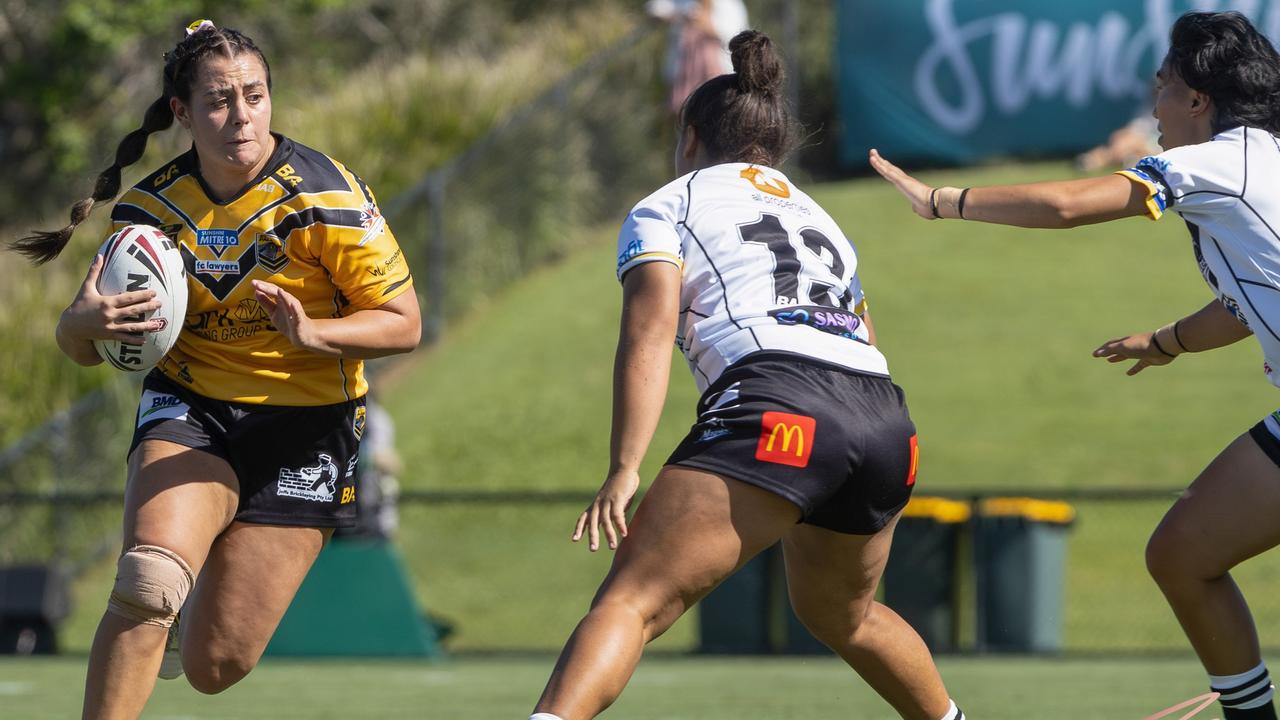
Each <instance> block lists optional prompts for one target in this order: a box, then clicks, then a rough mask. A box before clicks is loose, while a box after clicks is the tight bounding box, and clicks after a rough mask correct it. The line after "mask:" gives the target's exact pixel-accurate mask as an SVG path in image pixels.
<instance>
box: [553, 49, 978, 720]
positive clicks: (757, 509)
mask: <svg viewBox="0 0 1280 720" xmlns="http://www.w3.org/2000/svg"><path fill="white" fill-rule="evenodd" d="M729 47H730V50H731V54H732V59H733V68H734V72H733V73H731V74H726V75H721V76H719V77H717V78H713V79H712V80H709V81H707V82H706V83H704V84H703V85H702V86H700V87H699V88H698V89H697V90H696V91H694V93H693V94H692V95H691V96H690V97H689V99H688V100H686V101H685V105H684V108H683V110H682V111H681V114H680V128H681V129H680V133H679V135H680V141H679V144H678V147H677V149H676V157H675V165H676V174H677V175H679V176H681V177H679V178H678V179H677V180H675V181H673V182H671V183H669V184H668V185H666V186H665V187H663V188H662V189H660V190H658V191H657V192H655V193H653V194H652V195H650V196H649V197H648V198H646V199H644V200H642V201H641V202H640V203H639V204H638V205H637V206H636V207H635V209H634V210H632V212H631V214H630V215H629V216H628V217H627V220H626V222H625V223H624V224H623V227H622V231H621V233H620V234H619V239H618V245H619V249H620V252H619V256H618V267H617V273H618V276H619V278H620V279H621V281H622V286H623V289H622V293H623V301H622V306H623V312H622V322H621V330H620V336H619V341H618V354H617V358H616V363H615V368H614V400H613V402H614V412H613V418H614V419H613V433H612V442H611V444H610V468H609V472H608V476H607V477H606V479H605V482H604V484H603V486H602V487H601V488H600V492H599V493H598V494H597V496H596V499H595V501H594V502H593V503H592V504H591V506H590V507H589V508H587V510H586V511H584V512H583V513H582V515H581V516H580V517H579V519H578V524H577V527H576V528H575V530H574V534H573V539H574V540H578V539H580V538H581V537H582V536H583V534H584V532H585V533H586V535H587V536H588V541H589V544H590V548H591V549H592V550H595V549H596V548H597V547H598V546H599V543H600V534H601V530H603V534H604V536H605V539H606V540H607V542H608V544H609V546H610V547H616V548H617V556H616V557H615V558H614V562H613V567H612V569H611V570H610V571H609V575H608V577H606V578H605V580H604V582H603V584H602V585H601V587H600V590H599V591H598V592H597V594H596V597H595V600H594V601H593V602H592V604H591V610H590V612H589V613H587V616H586V617H584V618H583V619H582V622H581V623H579V625H578V627H577V629H576V630H575V631H574V633H573V635H572V637H570V638H569V641H568V643H567V644H566V645H565V648H564V651H563V653H562V654H561V655H560V659H559V662H557V664H556V667H555V671H554V672H553V673H552V675H551V679H550V680H549V681H548V683H547V687H546V689H545V690H544V691H543V694H542V698H541V699H540V700H539V701H538V705H537V708H536V711H535V714H534V715H533V719H532V720H585V719H586V718H592V717H595V716H596V715H598V714H599V713H600V712H602V711H603V710H604V709H605V708H606V707H608V706H609V705H610V703H612V702H613V701H614V700H615V699H616V698H617V697H618V695H619V694H620V693H621V692H622V689H623V687H624V686H625V685H626V683H627V680H628V679H629V678H630V677H631V673H632V672H633V671H634V670H635V667H636V664H637V663H638V662H639V660H640V654H641V652H642V651H643V648H644V645H645V644H646V643H647V642H649V641H650V640H652V639H653V638H655V637H657V636H659V635H661V634H662V633H663V632H665V631H666V629H667V628H669V627H670V626H671V624H672V623H674V622H675V621H676V619H677V618H679V617H680V615H681V614H682V613H684V611H685V610H687V609H688V608H689V607H690V606H691V605H693V604H694V603H695V602H697V601H698V600H699V599H700V598H701V597H702V596H703V595H705V594H706V593H707V592H709V591H710V590H711V589H712V588H713V587H715V586H716V585H717V584H718V583H719V582H720V581H721V580H723V579H724V578H725V577H727V576H728V575H729V574H730V573H732V572H733V571H734V570H736V569H737V568H738V567H741V566H742V564H743V563H745V562H747V561H748V560H749V559H751V557H752V556H754V555H755V554H757V553H759V552H760V551H761V550H764V549H765V548H767V547H769V546H770V545H772V544H774V543H775V542H778V541H779V540H781V541H782V545H783V554H784V555H785V558H786V567H787V585H788V590H789V594H790V597H791V603H792V606H793V607H794V608H795V610H796V614H797V616H798V617H799V618H800V619H801V620H802V621H803V622H804V623H805V625H806V626H807V627H808V628H809V630H810V631H812V632H813V634H814V635H815V636H816V637H817V638H818V639H819V640H821V641H822V642H824V643H825V644H827V645H828V646H829V647H831V649H832V650H834V651H835V652H836V653H837V654H839V655H840V657H841V658H843V659H844V660H845V661H846V662H847V663H848V664H849V665H850V666H851V667H852V668H854V669H855V670H856V671H857V672H858V674H860V675H861V676H862V677H863V679H865V680H866V681H867V683H869V684H870V685H871V686H872V687H873V688H874V689H875V690H876V692H878V693H879V694H880V695H881V696H882V697H883V698H884V699H885V700H886V701H887V702H888V703H889V704H890V705H892V706H893V708H894V709H895V710H896V711H897V712H898V713H899V714H901V715H902V717H904V718H910V719H911V720H963V718H964V714H963V713H961V712H960V710H959V708H957V707H956V705H955V703H953V702H952V701H951V699H950V697H949V696H948V694H947V691H946V688H945V687H944V686H943V684H942V680H941V678H940V677H939V676H938V671H937V669H936V668H935V667H934V664H933V659H932V658H931V657H930V655H929V650H928V649H927V648H926V647H925V645H924V642H923V641H922V640H921V639H920V636H919V635H917V634H916V633H915V631H914V630H912V629H911V627H910V626H909V625H907V623H906V622H904V621H903V620H902V618H900V617H899V616H898V615H897V614H896V613H894V612H893V611H892V610H890V609H889V608H887V607H885V606H884V605H882V604H880V603H877V602H875V600H874V598H875V592H876V586H877V584H878V583H879V580H880V575H881V573H882V572H883V570H884V564H885V561H886V559H887V558H888V553H889V545H890V542H891V539H892V537H893V528H894V525H895V523H896V521H897V518H898V515H899V513H900V512H901V510H902V508H903V506H904V505H906V503H907V500H908V498H909V497H910V496H911V491H912V487H913V483H914V480H915V460H916V457H915V448H916V438H915V427H914V425H913V424H912V422H911V418H910V417H909V415H908V413H907V408H906V405H905V402H904V400H903V395H902V391H901V390H899V389H898V387H897V386H896V385H894V384H893V383H892V382H891V381H890V379H889V375H888V368H887V364H886V361H885V359H884V356H883V355H881V353H880V351H879V350H878V349H876V347H875V344H874V343H875V338H874V335H873V333H872V332H871V328H870V324H869V315H868V314H867V309H866V303H865V301H864V298H863V296H862V288H861V284H860V282H859V280H858V275H857V255H856V253H855V252H854V249H853V245H852V244H851V243H850V242H849V241H848V240H847V239H846V238H845V236H844V234H843V233H842V232H841V230H840V228H839V227H838V226H837V225H836V224H835V222H834V221H833V220H832V219H831V218H830V216H828V215H827V213H826V212H825V211H823V210H822V208H821V207H820V206H818V205H817V203H815V202H813V200H812V199H811V198H809V197H808V196H807V195H806V194H805V193H803V192H801V191H800V189H799V188H797V187H795V185H794V184H792V183H791V182H790V181H789V180H788V179H787V178H786V177H785V176H783V175H782V173H780V172H778V171H777V170H776V169H774V168H776V167H777V166H778V165H779V164H780V163H781V162H782V159H783V158H784V156H785V155H786V153H787V152H788V150H789V148H790V145H791V143H792V140H793V135H794V133H793V130H794V121H793V120H792V118H791V115H790V112H789V110H788V109H787V107H786V105H785V102H784V101H783V99H782V66H781V60H780V59H779V57H778V55H777V52H776V51H775V50H774V48H773V45H772V43H771V42H770V40H769V38H768V37H766V36H764V35H763V34H761V33H757V32H752V31H747V32H744V33H741V34H739V35H738V36H736V37H735V38H734V39H733V40H732V42H731V43H730V46H729ZM673 340H674V341H675V343H676V345H677V346H678V347H679V348H680V349H681V351H682V352H683V353H684V355H685V357H686V359H687V360H688V362H689V365H690V367H691V369H692V370H693V373H694V377H695V380H696V382H697V383H698V386H699V388H700V389H701V390H702V391H703V395H702V399H701V401H700V402H699V404H698V421H697V423H696V424H695V425H694V426H693V428H692V429H691V431H690V432H689V434H688V435H687V436H686V438H685V440H684V441H683V442H682V443H681V444H680V445H679V447H677V448H676V450H675V452H674V453H673V454H672V455H671V457H670V459H669V460H668V461H667V465H666V467H664V468H662V470H661V472H659V473H658V477H657V478H656V479H655V480H654V481H653V485H652V487H651V488H650V489H649V491H648V493H647V494H646V495H645V497H644V501H643V502H642V503H641V504H640V507H639V509H638V510H637V511H636V514H635V518H634V519H633V520H632V521H631V523H630V525H628V524H627V521H626V514H625V513H626V509H627V506H628V505H629V504H630V502H631V499H632V498H633V497H634V495H635V493H636V490H637V488H638V486H639V484H640V478H639V476H638V474H637V472H638V470H639V466H640V461H641V460H642V458H643V457H644V454H645V451H646V449H647V447H648V445H649V441H650V440H651V439H652V437H653V431H654V428H655V427H656V426H657V423H658V416H659V414H660V413H661V411H662V405H663V402H664V396H665V394H666V387H667V375H668V374H669V371H670V362H671V345H672V341H673ZM855 714H856V713H855Z"/></svg>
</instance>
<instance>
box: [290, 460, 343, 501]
mask: <svg viewBox="0 0 1280 720" xmlns="http://www.w3.org/2000/svg"><path fill="white" fill-rule="evenodd" d="M318 460H319V462H317V463H316V465H314V466H310V467H302V468H298V469H296V470H295V469H293V468H280V476H279V479H278V480H277V482H276V494H277V495H279V496H280V497H291V498H299V499H302V500H310V501H312V502H333V493H334V490H335V488H336V487H337V484H338V466H337V465H334V464H333V458H331V457H329V456H328V455H325V454H324V453H320V456H319V458H318Z"/></svg>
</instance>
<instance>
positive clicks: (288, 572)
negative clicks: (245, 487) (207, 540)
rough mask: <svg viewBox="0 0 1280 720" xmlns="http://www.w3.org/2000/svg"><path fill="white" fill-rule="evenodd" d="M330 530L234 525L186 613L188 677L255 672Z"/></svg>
mask: <svg viewBox="0 0 1280 720" xmlns="http://www.w3.org/2000/svg"><path fill="white" fill-rule="evenodd" d="M331 532H332V530H328V529H324V530H321V529H316V528H302V527H285V526H278V525H253V524H248V523H242V522H234V523H232V524H231V526H230V527H229V528H227V530H226V531H225V532H223V533H222V535H220V536H219V537H218V539H217V540H216V541H215V542H214V545H213V548H212V550H211V551H210V553H209V558H208V561H207V562H206V563H205V567H204V572H203V573H202V574H201V576H200V582H199V583H198V584H197V585H196V589H195V592H194V593H193V594H192V596H191V600H190V602H189V604H188V605H187V609H186V611H185V612H184V613H183V621H182V631H183V637H182V655H183V665H184V666H186V667H187V668H188V672H199V669H200V668H207V667H209V666H217V665H224V664H230V665H232V666H234V667H237V668H240V669H241V670H242V671H244V672H247V670H248V668H251V667H253V665H254V664H256V663H257V661H258V658H259V657H261V655H262V651H263V650H265V649H266V647H267V642H268V641H269V640H270V639H271V635H272V634H273V633H274V632H275V629H276V626H277V625H279V624H280V619H281V618H282V617H284V613H285V610H287V609H288V608H289V603H290V602H291V601H292V600H293V596H294V594H296V593H297V591H298V586H299V585H301V584H302V580H303V578H305V577H306V575H307V571H308V570H310V569H311V565H312V563H314V562H315V559H316V556H317V555H318V554H319V553H320V549H321V548H322V547H323V545H324V542H325V540H326V539H327V538H328V536H329V535H330V534H331ZM336 610H338V609H337V608H335V611H336Z"/></svg>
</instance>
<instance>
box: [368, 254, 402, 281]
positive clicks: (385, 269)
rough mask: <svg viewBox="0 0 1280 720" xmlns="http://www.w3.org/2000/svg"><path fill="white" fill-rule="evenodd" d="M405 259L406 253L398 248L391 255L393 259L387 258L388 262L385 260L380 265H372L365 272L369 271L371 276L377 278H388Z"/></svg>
mask: <svg viewBox="0 0 1280 720" xmlns="http://www.w3.org/2000/svg"><path fill="white" fill-rule="evenodd" d="M403 259H404V251H402V250H400V249H399V248H396V251H395V252H394V253H392V254H391V257H389V258H387V259H386V260H383V261H382V262H380V263H374V264H373V265H370V266H369V267H367V268H365V270H367V271H368V273H369V274H370V275H372V276H374V277H376V278H380V277H386V276H387V275H388V274H390V273H391V271H392V270H394V269H395V268H396V266H397V265H399V264H400V261H401V260H403Z"/></svg>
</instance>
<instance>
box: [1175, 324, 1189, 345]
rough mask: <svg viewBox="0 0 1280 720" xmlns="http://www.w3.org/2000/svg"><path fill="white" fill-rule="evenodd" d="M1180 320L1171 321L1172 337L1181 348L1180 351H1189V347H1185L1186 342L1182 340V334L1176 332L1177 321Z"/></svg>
mask: <svg viewBox="0 0 1280 720" xmlns="http://www.w3.org/2000/svg"><path fill="white" fill-rule="evenodd" d="M1180 322H1182V321H1181V320H1178V321H1177V322H1175V323H1173V339H1174V341H1175V342H1177V343H1178V347H1180V348H1182V352H1191V348H1189V347H1187V344H1186V343H1184V342H1182V336H1181V335H1179V334H1178V323H1180Z"/></svg>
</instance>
